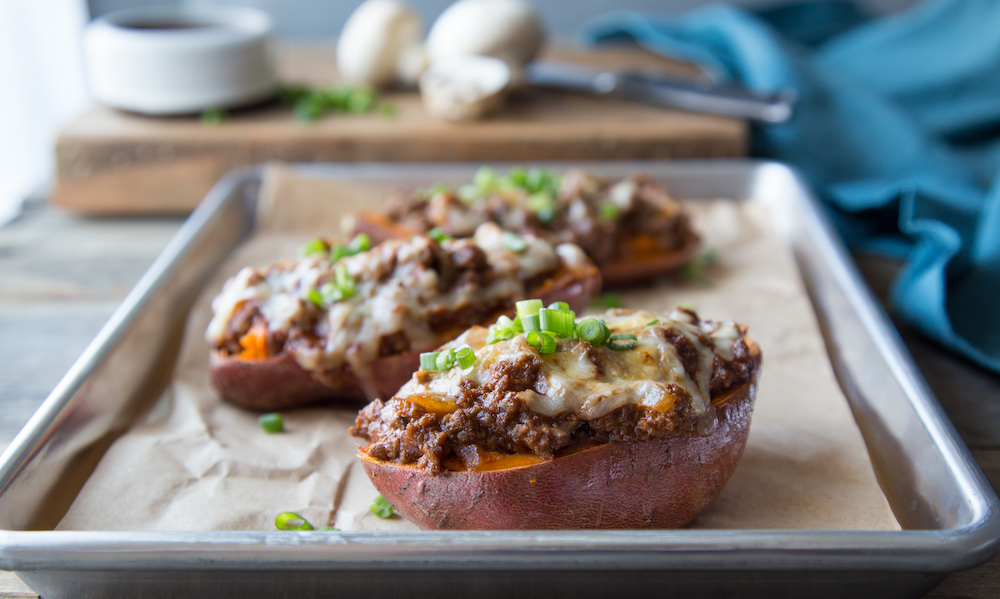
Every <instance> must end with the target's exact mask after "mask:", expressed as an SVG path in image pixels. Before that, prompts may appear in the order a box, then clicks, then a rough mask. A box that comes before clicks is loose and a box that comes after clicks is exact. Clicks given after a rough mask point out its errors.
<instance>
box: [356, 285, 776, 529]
mask: <svg viewBox="0 0 1000 599" xmlns="http://www.w3.org/2000/svg"><path fill="white" fill-rule="evenodd" d="M522 306H523V304H519V306H518V308H519V311H520V309H521V308H522ZM553 308H554V309H555V308H558V306H555V307H553ZM553 311H558V310H553ZM542 312H543V313H545V312H549V310H543V311H542ZM523 318H524V315H523V314H522V315H521V319H523ZM539 320H541V321H543V322H542V323H541V324H540V325H536V323H535V322H534V321H533V320H531V321H529V323H528V324H527V325H524V324H522V325H521V327H520V328H521V329H529V331H530V332H527V333H525V332H518V330H517V328H518V327H517V326H516V325H513V324H511V323H509V322H504V321H503V319H501V321H500V322H498V323H497V324H496V325H494V326H493V327H491V328H490V329H489V330H487V329H484V328H482V327H473V328H471V329H469V330H468V331H467V332H465V333H464V334H463V335H462V336H460V337H459V338H457V339H456V340H454V341H452V342H450V343H448V344H446V345H445V346H444V347H443V348H442V350H441V352H438V353H436V354H430V355H425V356H424V359H423V361H422V367H423V368H425V369H422V370H420V371H418V372H416V373H415V374H414V375H413V377H412V378H411V379H410V380H409V382H407V383H406V384H405V385H404V386H403V387H402V388H401V389H400V390H399V391H398V393H396V395H395V396H394V397H393V398H391V399H389V400H388V401H381V400H375V401H373V402H372V403H370V404H369V405H368V406H366V407H365V408H364V409H363V410H362V411H361V413H360V414H359V416H358V419H357V422H356V424H355V427H354V429H352V433H353V434H355V435H357V436H360V437H362V438H365V439H367V440H368V441H369V443H368V445H366V446H364V447H362V448H361V449H360V453H359V455H360V457H361V459H362V462H363V465H364V468H365V470H366V472H367V473H368V475H369V477H370V478H371V480H372V482H373V483H374V485H375V487H376V488H377V489H378V490H379V492H380V493H381V494H382V495H383V497H385V498H386V499H387V500H388V501H389V503H391V504H392V505H393V507H394V508H395V509H396V510H398V511H399V512H400V513H401V514H402V515H404V516H405V517H406V518H407V519H409V520H411V521H413V522H414V523H416V524H417V525H418V526H420V527H421V528H431V529H438V528H457V529H576V528H640V527H656V528H672V527H679V526H684V525H686V524H688V523H690V522H691V521H692V520H693V519H694V518H696V517H697V516H698V515H699V514H701V513H702V512H703V511H704V510H705V509H707V508H708V506H709V505H710V504H711V503H712V502H713V501H714V500H715V498H716V497H717V496H718V494H719V493H720V492H721V491H722V488H723V486H724V485H725V483H726V481H727V480H728V479H729V476H730V475H731V474H732V472H733V470H734V469H735V468H736V465H737V463H738V462H739V459H740V456H741V455H742V453H743V448H744V446H745V444H746V439H747V435H748V433H749V427H750V419H751V415H752V411H753V405H754V399H755V394H756V389H757V381H758V378H759V376H760V366H761V352H760V348H759V347H758V346H757V345H756V344H755V343H754V342H753V341H751V340H750V339H749V338H748V337H747V336H746V328H745V327H744V326H742V325H738V324H735V323H732V322H712V321H705V320H700V319H699V318H698V316H697V315H696V314H695V313H694V312H692V311H689V310H684V309H677V310H675V311H674V312H673V313H671V314H669V315H658V314H654V313H651V312H646V311H631V310H621V309H617V310H610V311H608V312H607V313H606V314H605V316H604V320H605V321H606V322H601V321H598V320H594V319H588V320H586V321H582V322H578V323H576V324H575V326H572V328H570V326H571V325H567V324H566V323H567V322H568V319H567V318H559V317H556V318H553V317H552V315H549V314H543V316H542V317H541V318H540V319H539ZM559 320H561V321H562V324H559V323H558V322H556V321H559ZM544 321H548V323H549V324H548V326H547V325H546V323H545V322H544ZM553 322H555V324H554V325H553V324H551V323H553ZM535 328H540V329H541V330H540V331H531V330H532V329H535ZM555 329H558V330H555ZM546 330H548V331H549V332H546ZM570 330H572V336H559V335H560V334H565V333H568V332H569V331H570ZM429 368H433V370H429Z"/></svg>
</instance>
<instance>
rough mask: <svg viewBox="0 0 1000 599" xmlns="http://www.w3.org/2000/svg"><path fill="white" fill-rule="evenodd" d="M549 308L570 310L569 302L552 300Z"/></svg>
mask: <svg viewBox="0 0 1000 599" xmlns="http://www.w3.org/2000/svg"><path fill="white" fill-rule="evenodd" d="M549 310H562V311H563V312H569V311H570V309H569V304H567V303H566V302H552V303H551V304H549Z"/></svg>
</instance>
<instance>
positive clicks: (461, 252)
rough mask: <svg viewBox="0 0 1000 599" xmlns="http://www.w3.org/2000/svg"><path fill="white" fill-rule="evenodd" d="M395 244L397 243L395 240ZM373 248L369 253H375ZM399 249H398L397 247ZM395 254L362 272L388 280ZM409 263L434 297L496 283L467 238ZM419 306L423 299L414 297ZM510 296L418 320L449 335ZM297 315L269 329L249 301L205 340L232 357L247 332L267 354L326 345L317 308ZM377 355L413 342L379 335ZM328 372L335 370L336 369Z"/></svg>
mask: <svg viewBox="0 0 1000 599" xmlns="http://www.w3.org/2000/svg"><path fill="white" fill-rule="evenodd" d="M399 243H401V242H399ZM377 250H378V248H376V249H375V250H373V252H374V251H377ZM399 251H402V246H401V248H400V250H399ZM398 261H399V256H398V251H397V252H389V251H385V252H381V256H380V259H379V260H373V261H371V262H370V263H369V270H368V272H367V273H366V274H365V277H367V278H368V279H369V280H371V281H373V282H375V283H376V284H381V283H384V282H385V281H386V280H388V279H390V278H391V277H392V276H393V274H394V271H395V270H396V268H397V266H398ZM410 262H411V264H418V265H420V266H421V267H423V268H426V269H428V270H433V271H434V272H435V273H436V274H437V277H436V280H437V289H436V292H437V294H438V295H439V296H454V297H459V298H461V297H465V298H483V295H484V294H483V290H485V289H489V288H490V285H491V284H493V283H494V282H496V281H498V280H499V277H501V276H508V277H509V276H510V274H509V273H508V274H498V272H497V271H496V270H495V269H494V266H493V265H492V264H491V263H490V261H489V259H488V257H487V254H486V252H485V251H484V250H483V249H482V248H481V247H479V246H478V245H476V243H474V242H473V241H472V240H469V239H458V240H453V241H450V242H448V243H447V246H445V245H440V244H437V243H432V244H429V245H428V246H427V247H425V248H423V250H422V251H421V252H420V253H418V254H417V255H416V256H415V257H413V258H411V259H410ZM294 268H295V263H294V262H293V261H288V260H286V261H282V262H278V263H276V264H273V265H271V266H269V267H267V268H265V269H261V270H259V271H257V272H255V273H253V274H252V276H251V277H250V278H249V279H248V281H247V284H248V285H256V284H259V283H260V282H262V281H264V280H266V279H267V278H268V277H273V276H281V275H282V274H283V273H287V272H289V271H291V270H293V269H294ZM558 268H559V266H558V263H556V264H555V265H553V267H552V268H549V269H544V270H542V271H541V272H538V273H537V274H532V275H531V276H530V277H527V278H525V279H524V280H523V281H522V282H521V284H522V286H523V287H525V289H530V288H531V285H532V284H533V282H534V281H541V280H546V279H547V278H548V277H551V276H552V275H553V274H554V273H555V272H557V270H558ZM420 299H421V300H422V301H423V302H424V303H426V300H427V299H429V298H420ZM514 299H515V296H502V297H486V298H485V299H477V300H476V301H468V302H467V303H465V304H464V305H461V304H460V305H458V306H438V307H434V306H429V305H427V306H425V309H426V313H425V314H423V315H420V318H421V319H423V320H425V321H426V322H427V323H428V327H429V329H430V332H432V333H434V334H438V335H446V334H447V335H446V336H445V338H447V336H454V335H456V334H457V333H459V332H461V331H463V330H465V329H466V328H468V327H469V326H472V325H474V324H476V323H479V322H483V321H484V320H486V319H488V318H490V317H493V316H494V315H496V314H499V313H503V312H508V311H511V310H513V307H514ZM299 305H300V306H301V311H300V313H299V314H298V315H297V316H296V317H295V319H293V320H292V321H290V322H289V323H288V324H287V325H286V326H285V327H284V328H274V327H273V324H270V323H268V321H267V319H266V318H265V316H264V314H263V312H262V309H261V301H259V300H255V299H250V300H245V301H242V302H240V303H239V304H238V305H237V306H236V308H235V309H234V310H233V312H232V315H231V316H230V318H229V320H228V322H227V323H226V325H225V329H224V332H223V334H222V335H221V336H220V337H219V338H216V339H210V343H211V346H212V347H213V349H215V350H217V351H219V352H220V353H221V354H222V355H226V356H238V355H240V354H241V352H243V351H244V349H245V348H244V346H243V343H241V340H243V339H244V338H245V336H246V335H247V334H248V333H250V332H251V330H252V329H258V330H261V331H266V347H267V351H268V355H270V356H277V355H281V354H294V353H295V351H297V350H302V349H304V348H312V349H315V350H321V349H322V348H323V347H324V345H325V344H326V335H325V334H324V333H323V332H322V330H320V328H319V327H317V325H318V324H319V323H320V321H321V320H322V318H323V314H324V311H323V309H321V308H319V307H318V306H316V305H314V304H312V303H310V302H308V301H300V302H299ZM375 343H376V344H377V345H376V347H377V356H379V357H383V356H390V355H397V354H402V353H407V352H409V351H412V350H413V344H414V340H413V339H411V338H409V336H408V335H407V333H406V331H403V330H397V331H392V332H388V333H385V334H383V335H381V336H380V337H379V338H378V339H376V340H375ZM334 370H340V368H339V365H338V367H337V368H334Z"/></svg>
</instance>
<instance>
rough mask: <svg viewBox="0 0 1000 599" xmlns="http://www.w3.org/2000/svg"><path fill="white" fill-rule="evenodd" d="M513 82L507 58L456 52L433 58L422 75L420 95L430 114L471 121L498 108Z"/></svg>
mask: <svg viewBox="0 0 1000 599" xmlns="http://www.w3.org/2000/svg"><path fill="white" fill-rule="evenodd" d="M510 82H511V71H510V67H509V66H508V65H507V63H506V62H504V61H502V60H500V59H497V58H492V57H489V56H475V55H472V56H457V57H454V58H450V59H447V60H441V61H438V62H434V63H432V64H431V66H430V67H428V69H427V70H426V71H424V74H423V75H421V76H420V96H421V98H423V101H424V108H425V109H426V110H427V112H429V113H430V114H431V115H433V116H436V117H438V118H442V119H446V120H449V121H470V120H474V119H478V118H481V117H483V116H485V115H487V114H489V113H490V112H493V111H494V110H496V109H498V108H499V107H500V105H501V104H503V100H504V97H505V96H506V93H507V90H508V88H509V85H510Z"/></svg>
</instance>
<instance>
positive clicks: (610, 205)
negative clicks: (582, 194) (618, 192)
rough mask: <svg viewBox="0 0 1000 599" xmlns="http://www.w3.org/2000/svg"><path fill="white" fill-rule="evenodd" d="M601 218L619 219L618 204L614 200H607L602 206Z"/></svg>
mask: <svg viewBox="0 0 1000 599" xmlns="http://www.w3.org/2000/svg"><path fill="white" fill-rule="evenodd" d="M601 218H602V219H604V220H618V206H617V205H615V204H614V202H606V203H605V204H604V205H603V206H601Z"/></svg>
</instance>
